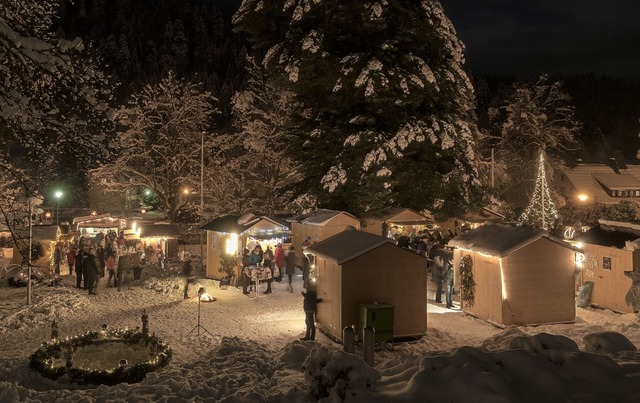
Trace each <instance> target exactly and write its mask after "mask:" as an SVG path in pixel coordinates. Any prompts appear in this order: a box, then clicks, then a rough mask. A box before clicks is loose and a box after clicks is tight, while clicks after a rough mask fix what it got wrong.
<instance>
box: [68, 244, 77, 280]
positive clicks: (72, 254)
mask: <svg viewBox="0 0 640 403" xmlns="http://www.w3.org/2000/svg"><path fill="white" fill-rule="evenodd" d="M76 252H77V248H76V247H75V246H73V247H71V249H69V252H67V265H68V266H69V275H71V273H73V266H75V265H76ZM78 288H80V287H78Z"/></svg>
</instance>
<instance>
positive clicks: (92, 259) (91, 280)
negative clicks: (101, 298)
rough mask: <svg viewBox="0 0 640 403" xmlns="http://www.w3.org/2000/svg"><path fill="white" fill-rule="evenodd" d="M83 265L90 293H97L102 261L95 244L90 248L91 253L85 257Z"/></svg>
mask: <svg viewBox="0 0 640 403" xmlns="http://www.w3.org/2000/svg"><path fill="white" fill-rule="evenodd" d="M82 267H83V268H84V272H83V275H84V276H85V285H86V287H87V289H88V290H89V295H95V294H96V288H97V287H98V278H99V277H100V263H99V262H98V257H97V256H96V249H95V248H94V247H93V246H92V247H91V248H89V254H88V255H87V256H86V257H85V258H84V261H83V262H82Z"/></svg>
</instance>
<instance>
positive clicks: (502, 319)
mask: <svg viewBox="0 0 640 403" xmlns="http://www.w3.org/2000/svg"><path fill="white" fill-rule="evenodd" d="M448 245H449V246H452V247H454V248H455V250H454V272H455V280H454V281H455V287H456V289H460V297H461V298H460V299H461V307H462V309H463V310H465V311H466V312H469V313H471V314H473V315H475V316H477V317H479V318H482V319H486V320H490V321H493V322H496V323H500V324H505V325H511V324H519V325H522V324H540V323H561V322H573V321H574V320H575V316H576V306H575V276H576V273H577V266H576V257H577V254H578V253H581V252H582V250H580V249H578V248H576V247H574V246H572V245H571V244H569V243H567V242H565V241H563V240H562V239H560V238H557V237H554V236H552V235H549V233H548V232H547V231H543V230H540V229H535V228H531V227H527V226H519V225H514V224H509V223H499V222H487V223H486V224H485V225H483V226H481V227H478V228H476V229H473V230H471V231H469V232H466V233H464V234H462V235H459V236H457V237H455V238H453V239H452V240H450V241H449V243H448Z"/></svg>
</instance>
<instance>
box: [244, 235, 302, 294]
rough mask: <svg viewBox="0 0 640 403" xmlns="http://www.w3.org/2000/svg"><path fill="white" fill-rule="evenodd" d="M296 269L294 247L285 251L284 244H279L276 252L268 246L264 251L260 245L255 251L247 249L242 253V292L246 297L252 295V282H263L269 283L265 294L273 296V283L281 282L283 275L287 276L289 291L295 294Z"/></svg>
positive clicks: (257, 245) (256, 246)
mask: <svg viewBox="0 0 640 403" xmlns="http://www.w3.org/2000/svg"><path fill="white" fill-rule="evenodd" d="M295 269H296V254H295V250H294V247H293V246H289V248H288V249H287V250H286V251H285V250H284V248H283V247H282V243H278V244H277V245H276V247H275V250H272V249H271V246H267V248H266V250H263V249H262V246H261V245H260V244H256V245H255V246H254V247H253V250H251V251H250V250H249V248H245V249H244V250H243V252H242V274H241V276H242V277H241V284H242V292H243V293H244V294H245V295H248V294H250V293H251V291H250V290H251V288H252V287H253V285H252V282H254V281H255V280H262V281H264V282H266V283H267V288H266V290H265V291H264V294H271V293H272V292H273V289H272V287H271V283H272V282H273V281H274V280H275V281H277V282H281V281H282V278H283V275H284V274H286V275H287V279H288V288H287V289H288V291H289V292H293V274H294V273H295Z"/></svg>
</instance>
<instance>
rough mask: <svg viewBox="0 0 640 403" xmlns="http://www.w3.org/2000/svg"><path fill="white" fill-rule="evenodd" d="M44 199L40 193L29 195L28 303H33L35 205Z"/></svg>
mask: <svg viewBox="0 0 640 403" xmlns="http://www.w3.org/2000/svg"><path fill="white" fill-rule="evenodd" d="M43 201H44V200H43V199H42V197H40V196H38V195H34V196H30V197H27V205H28V206H29V255H28V256H29V258H28V260H27V305H31V254H32V252H33V251H32V249H33V206H39V205H40V204H42V202H43Z"/></svg>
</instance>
